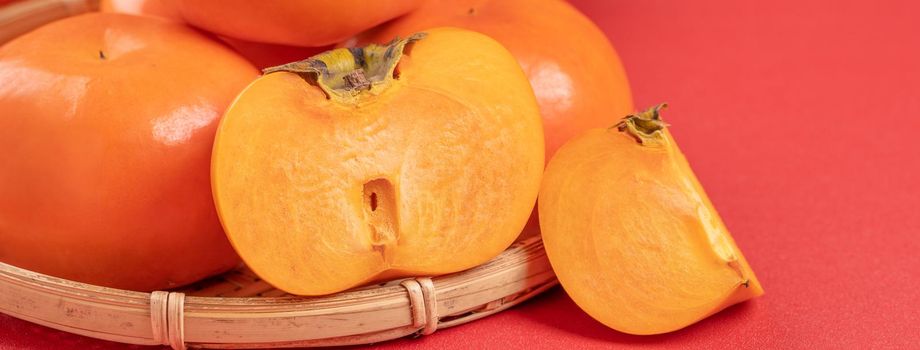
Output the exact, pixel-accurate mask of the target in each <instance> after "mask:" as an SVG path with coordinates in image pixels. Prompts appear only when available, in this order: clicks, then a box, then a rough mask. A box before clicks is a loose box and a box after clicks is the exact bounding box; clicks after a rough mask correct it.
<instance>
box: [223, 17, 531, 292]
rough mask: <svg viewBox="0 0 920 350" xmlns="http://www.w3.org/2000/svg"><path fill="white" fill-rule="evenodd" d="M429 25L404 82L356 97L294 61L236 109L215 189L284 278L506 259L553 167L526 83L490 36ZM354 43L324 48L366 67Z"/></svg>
mask: <svg viewBox="0 0 920 350" xmlns="http://www.w3.org/2000/svg"><path fill="white" fill-rule="evenodd" d="M426 32H427V33H428V35H427V37H425V38H424V39H421V40H420V41H418V42H417V43H414V44H411V45H412V46H411V48H407V49H406V50H405V52H406V54H405V55H403V56H402V57H401V59H400V60H399V74H398V79H395V78H392V75H382V77H387V78H386V80H384V82H382V83H380V85H373V86H372V87H371V88H370V89H369V90H362V89H357V90H354V91H363V92H359V93H358V95H357V97H348V96H350V95H348V93H347V91H352V90H343V91H332V92H328V91H326V90H324V89H321V88H320V87H317V85H320V86H324V85H323V84H324V83H322V82H320V81H319V79H318V78H313V77H312V76H310V75H307V74H304V75H303V76H301V75H297V74H293V73H288V72H284V71H282V72H278V73H271V74H267V75H265V76H263V77H262V78H260V79H258V80H256V81H255V82H254V83H253V84H252V85H250V86H249V87H248V88H247V89H246V90H245V91H244V92H243V93H241V94H240V96H239V98H238V99H237V100H236V102H235V103H234V104H233V106H231V107H230V108H229V109H228V111H227V113H226V114H225V116H224V119H223V120H222V121H221V125H220V129H219V131H218V136H217V139H216V141H215V149H214V153H213V160H212V169H213V170H212V177H213V180H212V184H213V186H214V197H215V201H216V203H217V207H218V211H219V213H220V216H221V222H222V223H223V225H224V227H225V231H226V233H227V235H228V237H230V240H231V242H232V243H233V245H234V247H235V248H236V250H237V251H238V252H239V253H240V256H241V257H242V258H243V260H244V261H246V263H247V265H249V266H250V267H251V268H252V269H253V271H255V272H256V273H257V274H258V275H259V276H260V277H262V278H263V279H265V280H266V281H268V282H269V283H271V284H272V285H274V286H276V287H278V288H280V289H282V290H285V291H287V292H289V293H293V294H299V295H323V294H329V293H334V292H338V291H342V290H345V289H347V288H351V287H355V286H358V285H361V284H365V283H368V282H370V281H374V280H378V279H385V278H397V277H405V276H419V275H439V274H444V273H451V272H456V271H460V270H464V269H468V268H471V267H474V266H477V265H479V264H482V263H484V262H486V261H487V260H489V259H491V258H493V257H495V256H496V255H498V254H499V253H501V252H502V251H503V250H504V249H506V248H507V247H508V246H509V245H510V244H511V243H512V242H513V241H514V239H515V237H516V236H517V234H518V232H520V230H521V228H522V227H523V226H524V224H525V222H526V221H527V218H528V216H529V214H530V212H531V211H532V209H533V207H534V201H535V200H536V193H537V191H538V190H539V182H540V177H541V176H542V169H543V165H544V161H543V133H542V126H541V122H540V116H539V111H538V107H537V104H536V100H535V99H534V96H533V93H532V92H531V90H530V87H529V85H528V82H527V80H526V77H525V76H524V74H523V72H522V71H521V69H520V67H518V66H517V63H516V62H515V60H514V58H513V57H512V56H511V55H510V54H509V53H508V52H507V50H505V49H504V48H503V47H502V46H501V45H500V44H499V43H497V42H495V41H494V40H492V39H490V38H488V37H486V36H484V35H482V34H478V33H474V32H471V31H466V30H460V29H453V28H441V29H431V30H426ZM387 51H389V50H387ZM393 51H395V52H401V51H402V48H399V49H396V50H393ZM347 52H348V50H344V49H340V50H339V51H333V52H331V53H329V54H323V55H328V56H333V57H341V56H338V55H339V54H343V55H344V56H345V57H344V59H343V60H342V61H336V62H335V63H326V64H325V65H324V66H328V67H336V66H339V64H343V65H347V64H352V63H353V62H356V61H357V60H354V58H353V57H352V56H350V55H347V54H344V53H347ZM382 55H383V54H380V56H382ZM377 57H379V56H377ZM362 61H365V60H362ZM366 61H370V59H367V60H366ZM324 62H325V61H324ZM365 71H368V72H370V71H372V70H365ZM391 73H392V72H391ZM320 76H322V75H320ZM314 79H315V80H316V81H314ZM369 79H370V78H369ZM338 81H341V79H333V80H332V83H335V82H338ZM339 93H341V94H345V97H342V96H340V95H339ZM327 95H328V97H327Z"/></svg>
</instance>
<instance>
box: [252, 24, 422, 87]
mask: <svg viewBox="0 0 920 350" xmlns="http://www.w3.org/2000/svg"><path fill="white" fill-rule="evenodd" d="M425 35H426V34H425V33H415V34H412V35H410V36H409V37H407V38H405V39H399V38H396V39H393V41H391V42H389V43H388V44H386V45H376V44H371V45H368V46H366V47H355V48H340V49H334V50H330V51H326V52H323V53H321V54H318V55H316V56H313V57H310V58H308V59H305V60H302V61H297V62H291V63H287V64H282V65H280V66H275V67H269V68H266V69H264V70H262V73H263V74H271V73H275V72H290V73H297V74H301V75H304V76H307V77H309V79H312V80H313V81H315V82H316V84H317V85H319V87H320V88H321V89H323V91H324V92H325V93H326V96H327V97H328V98H331V99H336V100H352V99H354V98H355V97H357V96H358V95H360V94H361V93H362V92H365V91H372V90H378V89H383V88H385V87H386V86H388V85H389V83H390V82H391V81H392V80H393V72H394V71H395V70H396V65H397V64H398V63H399V60H400V59H401V58H402V55H403V50H404V49H405V48H406V45H409V44H411V43H413V42H416V41H418V40H421V39H422V38H424V37H425Z"/></svg>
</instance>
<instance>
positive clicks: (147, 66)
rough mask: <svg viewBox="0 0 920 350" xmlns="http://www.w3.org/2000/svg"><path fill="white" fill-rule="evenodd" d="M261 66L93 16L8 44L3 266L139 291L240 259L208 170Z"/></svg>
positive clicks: (3, 55)
mask: <svg viewBox="0 0 920 350" xmlns="http://www.w3.org/2000/svg"><path fill="white" fill-rule="evenodd" d="M257 76H258V72H257V71H256V70H255V68H254V67H252V65H250V64H249V63H248V62H246V60H244V59H243V58H242V57H239V56H238V55H236V54H235V53H233V52H232V51H231V50H230V49H228V48H227V47H225V46H224V45H222V44H220V43H219V42H215V41H213V40H210V39H209V38H207V37H205V36H203V35H202V34H200V33H198V32H197V31H195V30H193V29H190V28H188V27H185V26H182V25H178V24H175V23H172V22H169V21H166V20H162V19H157V18H152V17H140V16H129V15H122V14H112V13H94V14H86V15H81V16H77V17H72V18H68V19H64V20H61V21H57V22H54V23H51V24H48V25H46V26H44V27H41V28H39V29H37V30H35V31H33V32H31V33H29V34H26V35H24V36H22V37H19V38H18V39H16V40H14V41H11V42H9V43H7V44H6V45H5V46H3V47H2V48H0V81H2V82H3V83H2V84H0V150H3V151H2V152H0V261H3V262H5V263H9V264H12V265H16V266H20V267H23V268H26V269H30V270H34V271H37V272H42V273H46V274H50V275H54V276H58V277H63V278H67V279H72V280H76V281H82V282H88V283H92V284H97V285H102V286H109V287H117V288H124V289H132V290H155V289H163V288H170V287H175V286H179V285H183V284H187V283H190V282H194V281H196V280H199V279H201V278H203V277H206V276H208V275H211V274H215V273H219V272H222V271H224V270H227V269H228V268H231V267H234V266H236V265H237V264H238V263H239V258H238V257H237V256H236V254H235V253H234V252H233V249H232V247H231V246H230V244H229V243H228V242H227V239H226V237H225V236H224V234H223V231H222V229H221V226H220V222H219V220H218V217H217V213H216V211H215V209H214V204H213V200H212V197H211V188H210V172H209V164H210V157H211V147H212V145H213V140H214V133H215V131H216V129H217V123H218V121H219V119H220V116H221V114H222V113H223V111H224V109H225V108H226V106H228V105H229V104H230V102H232V100H233V98H234V97H235V96H236V95H237V93H238V92H239V91H241V90H242V89H243V88H244V87H245V86H246V85H247V84H248V83H250V82H251V81H252V80H253V79H255V78H256V77H257Z"/></svg>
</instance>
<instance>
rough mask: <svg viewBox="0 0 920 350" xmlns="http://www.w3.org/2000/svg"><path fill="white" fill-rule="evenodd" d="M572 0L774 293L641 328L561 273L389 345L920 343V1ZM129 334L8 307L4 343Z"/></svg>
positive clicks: (47, 345)
mask: <svg viewBox="0 0 920 350" xmlns="http://www.w3.org/2000/svg"><path fill="white" fill-rule="evenodd" d="M572 2H573V3H574V4H575V5H576V6H577V7H579V8H580V9H581V10H582V11H583V12H585V13H586V14H587V15H588V16H590V17H591V18H592V19H594V20H595V21H596V22H597V23H598V25H599V26H600V27H601V28H602V29H603V30H604V31H605V32H606V33H607V35H608V37H609V38H610V39H611V41H612V42H613V43H614V45H615V46H616V48H617V49H618V51H619V52H620V55H621V56H622V58H623V61H624V62H625V65H626V69H627V71H628V73H629V77H630V79H631V81H632V86H633V89H634V90H633V91H634V94H635V99H636V103H637V106H648V105H652V104H655V103H658V102H661V101H667V102H669V103H670V104H671V108H670V109H669V110H667V111H666V112H664V113H665V114H664V118H665V119H666V120H667V121H668V122H670V123H671V124H672V129H671V130H672V132H673V133H674V135H675V137H676V139H677V140H678V142H679V143H680V146H681V147H682V149H683V150H684V152H685V153H686V155H687V158H688V159H689V160H690V163H691V164H692V165H693V167H694V169H695V170H696V173H697V175H698V176H699V178H700V180H701V181H702V183H703V185H704V186H705V187H706V189H707V191H708V193H709V196H710V197H711V199H712V201H713V202H714V203H715V205H716V207H717V208H718V210H719V211H720V213H721V214H722V217H723V219H724V220H725V222H726V224H727V225H728V227H729V229H730V230H731V231H732V233H733V235H734V237H735V239H736V241H737V242H738V245H739V246H740V247H741V249H742V250H743V251H744V253H745V255H746V256H747V258H748V260H749V261H750V263H751V265H752V266H753V268H754V270H755V271H756V272H757V275H758V277H759V278H760V281H761V282H762V283H763V285H764V288H765V289H766V295H764V296H763V297H762V298H760V299H757V300H754V301H751V302H747V303H744V304H741V305H738V306H735V307H732V308H730V309H728V310H725V311H723V312H721V313H719V314H717V315H715V316H712V317H710V318H709V319H706V320H704V321H702V322H700V323H698V324H696V325H694V326H691V327H689V328H687V329H684V330H681V331H678V332H674V333H671V334H666V335H660V336H649V337H637V336H630V335H626V334H622V333H618V332H615V331H613V330H610V329H607V328H606V327H604V326H603V325H601V324H600V323H597V322H595V321H594V320H592V319H591V318H589V317H588V316H586V315H585V314H584V313H582V312H581V311H580V310H579V309H578V308H577V307H576V306H575V305H574V304H573V303H572V301H571V300H569V298H568V297H566V296H565V293H564V292H563V291H562V290H561V289H558V288H557V289H554V290H552V291H550V292H548V293H546V294H545V295H543V296H540V297H538V298H536V299H534V300H532V301H530V302H528V303H526V304H524V305H522V306H520V307H516V308H514V309H511V310H509V311H506V312H504V313H502V314H499V315H496V316H492V317H489V318H486V319H483V320H480V321H477V322H474V323H472V324H468V325H464V326H460V327H457V328H453V329H448V330H443V331H438V332H437V333H435V334H434V335H431V336H428V337H424V338H421V339H414V340H413V339H405V340H399V341H394V342H388V343H384V344H382V346H381V347H383V348H396V347H408V348H418V349H428V348H430V349H453V348H461V349H467V348H617V347H625V346H629V345H635V344H641V345H644V346H649V347H691V346H692V347H705V348H725V349H736V348H739V347H740V348H750V347H755V346H756V347H766V348H805V347H808V348H812V347H818V348H838V347H844V348H851V347H858V348H868V347H871V348H880V347H886V348H887V347H901V348H907V347H915V348H916V347H920V345H918V342H920V316H918V311H920V300H918V294H920V293H918V287H920V279H918V277H920V274H918V272H920V258H918V255H917V252H918V251H920V244H918V243H917V242H918V241H917V239H916V238H917V236H918V235H920V209H918V208H920V137H918V132H920V120H918V118H920V19H918V18H917V15H918V14H920V2H916V1H909V0H907V1H868V0H867V1H861V2H856V1H795V0H790V1H765V2H750V1H745V2H739V1H730V0H725V1H649V0H641V1H637V0H633V1H619V0H618V1H586V0H585V1H572ZM572 40H578V38H572ZM548 44H551V43H548ZM618 117H619V116H615V115H611V116H610V120H611V121H613V120H615V119H616V118H618ZM123 347H124V346H123V345H119V344H115V343H108V342H102V341H96V340H91V339H88V338H83V337H79V336H75V335H70V334H66V333H62V332H57V331H53V330H50V329H47V328H44V327H41V326H36V325H32V324H30V323H26V322H23V321H19V320H16V319H12V318H10V317H8V316H3V315H0V349H3V350H6V349H51V348H93V349H116V348H123ZM138 348H144V347H138ZM144 349H146V348H144Z"/></svg>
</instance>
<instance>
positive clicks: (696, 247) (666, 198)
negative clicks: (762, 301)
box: [539, 107, 763, 334]
mask: <svg viewBox="0 0 920 350" xmlns="http://www.w3.org/2000/svg"><path fill="white" fill-rule="evenodd" d="M659 108H660V107H655V108H652V109H650V110H648V111H646V112H644V113H640V114H636V115H631V116H628V117H626V118H625V119H623V120H622V121H621V122H620V123H619V124H617V126H616V127H615V128H609V129H603V128H600V129H592V130H589V131H587V132H585V133H584V134H582V135H580V136H578V137H575V138H574V139H572V140H571V141H569V142H568V143H566V144H565V145H564V146H563V147H562V148H560V149H559V152H557V153H556V156H555V157H554V158H553V159H552V160H551V161H550V162H549V164H548V166H547V169H546V173H545V175H544V176H545V177H544V181H543V184H542V186H541V189H540V203H539V212H540V227H541V229H542V232H543V243H544V245H545V247H546V253H547V255H548V256H549V260H550V263H551V265H552V266H553V270H554V271H555V272H556V276H557V277H558V278H559V282H560V283H561V284H562V286H563V288H565V291H566V292H567V293H568V294H569V296H571V297H572V299H573V300H574V301H575V303H576V304H578V306H580V307H581V308H582V309H583V310H584V311H586V312H587V313H588V314H590V315H591V316H592V317H594V318H595V319H597V320H598V321H600V322H602V323H604V324H606V325H607V326H609V327H611V328H613V329H616V330H619V331H622V332H626V333H632V334H657V333H665V332H670V331H674V330H677V329H680V328H683V327H686V326H688V325H690V324H692V323H694V322H696V321H699V320H701V319H703V318H705V317H707V316H709V315H711V314H714V313H716V312H718V311H720V310H722V309H724V308H726V307H728V306H730V305H733V304H735V303H739V302H742V301H745V300H748V299H751V298H754V297H757V296H760V295H761V294H763V289H762V288H761V286H760V283H759V282H758V281H757V278H756V277H755V276H754V272H753V271H752V270H751V267H750V266H749V265H748V263H747V260H745V258H744V256H743V255H742V254H741V250H739V249H738V246H737V245H736V244H735V242H734V240H733V239H732V237H731V235H730V234H729V232H728V230H727V229H726V228H725V225H724V224H723V223H722V220H721V218H720V217H719V214H718V213H717V212H716V210H715V208H713V206H712V203H711V202H710V201H709V198H708V197H707V196H706V193H705V192H704V191H703V188H702V186H701V185H700V183H699V181H697V179H696V176H695V175H694V173H693V170H692V169H691V168H690V165H689V164H688V163H687V160H686V159H685V158H684V155H683V154H682V153H681V152H680V149H679V148H678V147H677V143H676V142H675V141H674V138H673V137H671V134H670V133H669V132H668V130H667V127H666V124H664V122H662V121H661V118H660V116H659Z"/></svg>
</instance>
